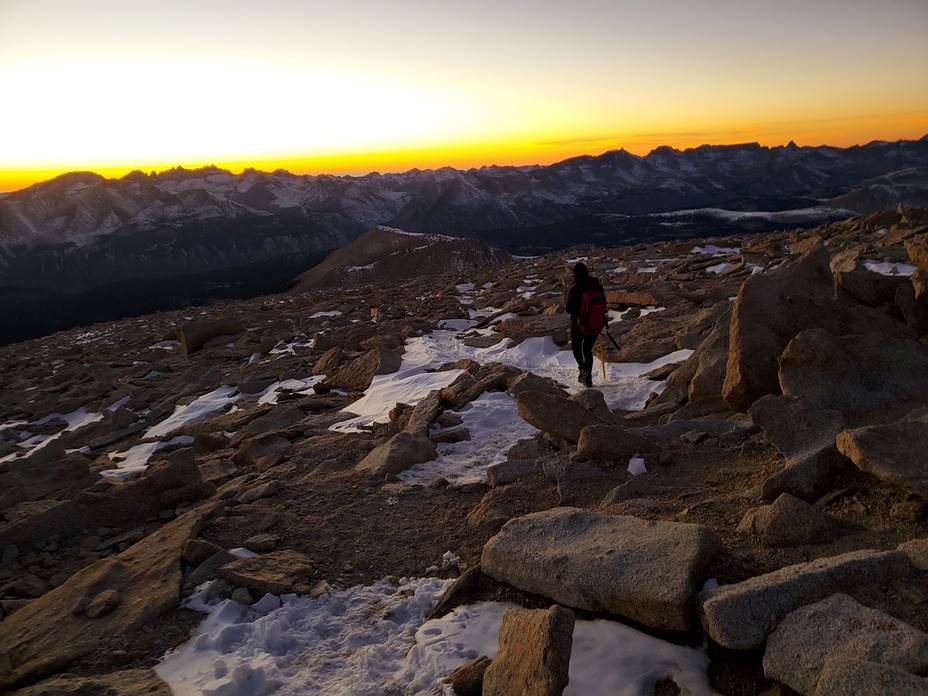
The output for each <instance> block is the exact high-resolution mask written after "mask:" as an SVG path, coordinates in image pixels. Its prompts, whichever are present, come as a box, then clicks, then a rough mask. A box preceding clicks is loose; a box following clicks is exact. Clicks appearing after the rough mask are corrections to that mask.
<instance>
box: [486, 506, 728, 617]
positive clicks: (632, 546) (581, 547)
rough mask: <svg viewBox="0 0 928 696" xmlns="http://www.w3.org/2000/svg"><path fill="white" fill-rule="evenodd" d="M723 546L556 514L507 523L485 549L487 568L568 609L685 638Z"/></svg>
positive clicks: (637, 524)
mask: <svg viewBox="0 0 928 696" xmlns="http://www.w3.org/2000/svg"><path fill="white" fill-rule="evenodd" d="M719 547H720V541H719V539H718V537H717V536H716V535H715V533H714V532H712V531H711V530H710V529H708V528H706V527H702V526H700V525H695V524H685V523H677V522H651V521H646V520H640V519H638V518H636V517H629V516H623V515H604V514H600V513H596V512H590V511H588V510H581V509H577V508H555V509H553V510H546V511H544V512H538V513H533V514H530V515H525V516H523V517H519V518H516V519H513V520H510V521H509V522H507V523H506V524H505V525H504V526H503V528H502V530H500V532H499V534H497V535H496V536H495V537H493V538H492V539H490V541H488V542H487V544H486V545H485V546H484V548H483V554H482V557H481V568H482V569H483V572H484V573H486V574H487V575H490V576H491V577H493V578H496V579H497V580H500V581H502V582H506V583H509V584H510V585H513V586H515V587H518V588H519V589H521V590H524V591H526V592H533V593H535V594H541V595H544V596H546V597H550V598H552V599H554V600H555V601H557V602H559V603H561V604H564V605H566V606H570V607H576V608H579V609H587V610H589V611H607V612H611V613H614V614H619V615H622V616H626V617H628V618H630V619H633V620H635V621H639V622H641V623H643V624H646V625H648V626H652V627H654V628H661V629H669V630H675V631H685V630H688V629H689V628H690V627H691V626H692V624H693V621H692V619H693V617H692V613H693V611H692V607H693V598H694V595H695V592H696V589H697V588H698V587H699V586H700V585H701V583H702V580H703V577H702V576H703V572H704V570H705V568H706V566H707V565H708V563H709V561H710V560H711V559H712V557H713V556H714V555H715V553H716V551H717V550H718V549H719Z"/></svg>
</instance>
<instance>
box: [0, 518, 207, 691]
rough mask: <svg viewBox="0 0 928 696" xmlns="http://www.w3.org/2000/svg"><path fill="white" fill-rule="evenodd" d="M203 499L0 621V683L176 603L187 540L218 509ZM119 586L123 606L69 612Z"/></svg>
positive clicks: (59, 663)
mask: <svg viewBox="0 0 928 696" xmlns="http://www.w3.org/2000/svg"><path fill="white" fill-rule="evenodd" d="M218 509H219V508H218V506H216V505H205V506H203V507H202V508H200V509H198V510H194V511H191V512H189V513H187V514H185V515H183V516H181V517H180V518H178V519H177V520H175V521H173V522H170V523H169V524H167V525H165V526H164V527H162V528H161V529H160V530H158V531H157V532H155V533H154V534H151V535H149V536H148V537H146V538H145V539H143V540H142V541H140V542H139V543H137V544H134V545H133V546H131V547H129V549H128V550H126V551H123V552H122V553H121V554H119V555H118V556H113V557H111V558H106V559H103V560H100V561H97V562H96V563H93V564H92V565H90V566H88V567H86V568H84V569H83V570H80V571H78V572H77V573H75V574H74V575H72V576H71V577H70V578H69V579H68V580H67V582H65V583H64V584H63V585H61V586H60V587H56V588H55V589H53V590H51V591H50V592H47V593H46V594H45V595H43V596H42V597H40V598H39V599H36V600H35V601H33V602H32V603H31V604H30V605H29V606H27V607H25V608H23V609H21V610H20V611H18V612H16V613H15V614H14V615H12V616H9V617H7V618H6V619H4V620H3V621H0V645H2V646H4V652H5V654H6V656H7V657H8V658H9V659H10V661H9V662H7V663H6V666H4V665H3V664H2V661H0V688H10V687H12V686H14V685H16V684H19V683H23V682H26V681H29V682H34V681H35V680H37V679H41V678H42V677H44V676H47V675H49V674H52V673H54V672H56V671H59V670H61V669H64V668H66V667H67V666H68V665H69V664H70V663H72V662H73V661H74V660H76V659H78V658H79V657H80V656H82V655H84V654H86V653H87V652H90V651H91V650H94V649H96V648H97V647H98V646H99V645H100V643H101V641H103V640H113V639H118V638H119V637H121V636H124V635H126V634H127V633H128V632H130V631H133V630H136V629H137V628H138V627H140V626H143V625H145V624H146V623H148V622H149V621H150V620H151V619H153V618H155V617H156V616H159V615H160V614H162V613H163V612H165V611H167V610H168V609H171V608H173V607H175V606H177V604H178V602H179V601H180V583H181V564H180V563H179V562H178V561H179V559H180V555H181V549H182V548H183V545H184V543H185V542H186V541H187V539H189V538H190V537H192V536H195V535H196V534H197V533H198V532H199V530H200V528H201V527H202V526H203V525H204V524H205V522H206V521H207V520H209V519H210V518H212V517H213V516H214V515H215V514H216V512H217V511H218ZM114 586H118V587H119V588H120V590H121V591H120V594H121V595H122V601H121V603H120V607H121V608H120V610H119V611H114V612H111V613H109V614H105V615H103V616H101V617H100V618H98V619H96V620H94V621H87V619H86V618H85V617H84V616H83V615H74V614H72V613H71V609H72V608H73V607H74V606H75V604H76V602H77V600H78V599H79V598H81V597H96V596H97V595H98V594H99V593H100V592H101V591H102V590H104V589H110V588H112V587H114Z"/></svg>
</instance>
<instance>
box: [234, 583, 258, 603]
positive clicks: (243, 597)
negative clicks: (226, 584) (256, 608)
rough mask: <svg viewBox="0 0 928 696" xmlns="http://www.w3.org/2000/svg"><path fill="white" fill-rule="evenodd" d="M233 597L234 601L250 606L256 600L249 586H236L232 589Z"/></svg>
mask: <svg viewBox="0 0 928 696" xmlns="http://www.w3.org/2000/svg"><path fill="white" fill-rule="evenodd" d="M231 599H232V601H233V602H238V603H239V604H244V605H245V606H249V607H250V606H251V605H252V603H253V602H254V601H255V600H254V599H252V596H251V593H250V592H249V591H248V590H247V588H244V587H236V588H235V589H234V590H233V591H232V597H231Z"/></svg>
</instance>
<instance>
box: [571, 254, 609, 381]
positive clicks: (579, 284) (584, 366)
mask: <svg viewBox="0 0 928 696" xmlns="http://www.w3.org/2000/svg"><path fill="white" fill-rule="evenodd" d="M564 305H565V309H566V310H567V313H568V314H569V315H570V346H571V350H572V351H573V354H574V359H576V361H577V367H578V368H579V375H578V377H577V381H578V382H580V384H582V385H583V386H585V387H587V388H590V387H592V386H593V346H595V345H596V338H597V337H598V336H599V334H600V332H601V331H602V330H603V328H604V327H605V326H606V309H607V308H606V292H605V291H604V290H603V286H602V284H600V282H599V280H597V279H596V278H594V277H592V276H591V275H590V271H589V269H588V268H587V267H586V264H585V263H583V262H582V261H580V262H578V263H577V264H576V265H575V266H574V267H573V284H572V285H571V286H570V288H569V289H568V290H567V299H566V301H565V303H564Z"/></svg>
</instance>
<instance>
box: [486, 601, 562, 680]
mask: <svg viewBox="0 0 928 696" xmlns="http://www.w3.org/2000/svg"><path fill="white" fill-rule="evenodd" d="M573 632H574V614H573V612H572V611H570V610H569V609H565V608H564V607H560V606H557V605H555V606H553V607H551V608H550V609H548V610H547V611H542V610H529V609H507V610H506V613H505V614H504V615H503V623H502V626H501V627H500V632H499V649H498V652H497V654H496V658H495V659H494V660H493V662H492V664H490V666H489V667H488V668H487V670H486V673H485V674H484V678H483V694H484V696H511V695H512V694H524V695H525V696H560V695H561V694H562V693H563V692H564V688H565V687H566V686H567V682H568V674H567V672H568V668H569V666H570V653H571V647H572V645H573Z"/></svg>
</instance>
